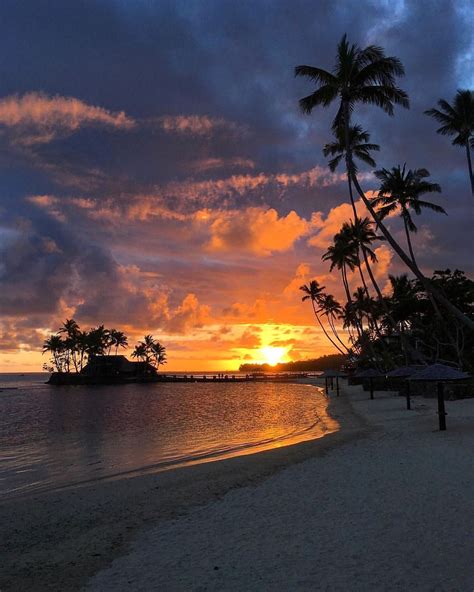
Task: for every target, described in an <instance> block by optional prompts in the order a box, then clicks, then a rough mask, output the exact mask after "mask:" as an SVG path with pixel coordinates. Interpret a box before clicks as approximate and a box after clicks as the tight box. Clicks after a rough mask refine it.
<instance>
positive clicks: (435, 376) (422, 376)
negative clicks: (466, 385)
mask: <svg viewBox="0 0 474 592" xmlns="http://www.w3.org/2000/svg"><path fill="white" fill-rule="evenodd" d="M466 378H469V374H468V373H467V372H461V371H460V370H458V369H457V368H453V367H452V366H446V365H445V364H432V365H431V366H427V367H426V368H423V370H420V371H419V372H416V373H415V374H413V375H412V376H410V377H409V380H424V381H426V382H446V381H450V380H465V379H466Z"/></svg>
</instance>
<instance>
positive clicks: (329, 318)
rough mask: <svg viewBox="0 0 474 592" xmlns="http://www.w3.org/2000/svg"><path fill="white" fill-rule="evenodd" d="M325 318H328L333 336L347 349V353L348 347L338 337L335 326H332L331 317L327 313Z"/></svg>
mask: <svg viewBox="0 0 474 592" xmlns="http://www.w3.org/2000/svg"><path fill="white" fill-rule="evenodd" d="M327 319H328V323H329V325H330V327H331V329H332V332H333V333H334V337H335V338H336V339H337V340H338V341H339V343H340V344H341V345H342V347H343V348H344V349H345V350H346V351H347V353H349V348H348V347H347V345H346V344H345V343H344V342H343V341H342V339H341V338H340V337H339V334H338V332H337V331H336V327H335V326H334V319H332V318H331V316H330V315H329V314H328V315H327Z"/></svg>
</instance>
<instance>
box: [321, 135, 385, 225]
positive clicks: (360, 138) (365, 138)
mask: <svg viewBox="0 0 474 592" xmlns="http://www.w3.org/2000/svg"><path fill="white" fill-rule="evenodd" d="M334 136H335V139H334V140H333V141H332V142H330V143H329V144H326V145H325V146H324V148H323V154H324V156H333V157H334V158H332V159H331V160H330V161H329V163H328V165H329V168H330V170H331V171H332V172H334V171H335V170H336V169H337V167H338V166H339V164H340V163H341V161H342V159H343V158H345V155H346V139H345V128H344V126H342V125H341V126H339V127H338V128H337V129H336V130H335V132H334ZM369 139H370V134H369V132H367V131H363V130H362V127H361V126H360V125H351V126H350V127H349V146H350V149H351V152H352V155H353V157H354V158H358V159H359V160H362V161H363V162H365V163H366V164H368V165H370V166H371V167H375V160H374V159H373V158H372V157H371V156H370V152H371V151H378V150H380V146H379V145H378V144H370V143H369ZM353 166H354V170H355V172H357V165H356V163H355V162H354V164H353ZM347 183H348V186H349V197H350V200H351V205H352V210H353V212H354V222H355V221H357V210H356V207H355V201H354V193H353V191H352V180H351V176H350V174H349V173H347Z"/></svg>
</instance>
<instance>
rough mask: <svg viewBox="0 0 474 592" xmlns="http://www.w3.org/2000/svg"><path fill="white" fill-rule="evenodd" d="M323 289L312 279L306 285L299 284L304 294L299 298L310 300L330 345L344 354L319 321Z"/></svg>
mask: <svg viewBox="0 0 474 592" xmlns="http://www.w3.org/2000/svg"><path fill="white" fill-rule="evenodd" d="M324 289H325V286H320V285H319V282H317V281H316V280H312V281H311V282H310V283H309V284H308V285H306V284H305V285H303V286H300V290H301V291H302V292H304V294H305V295H304V296H303V297H302V298H301V300H302V301H303V302H304V301H305V300H311V305H312V307H313V312H314V316H315V317H316V319H317V321H318V323H319V326H320V327H321V329H322V330H323V333H324V335H326V338H327V339H328V340H329V341H330V342H331V343H332V345H333V346H334V347H335V348H336V349H337V350H338V352H339V353H340V354H344V351H343V350H342V349H341V348H340V347H339V346H338V345H337V343H335V341H333V339H332V338H331V336H330V335H329V333H328V332H327V331H326V327H325V326H324V324H323V322H322V321H321V319H320V317H319V310H318V306H319V302H320V299H321V297H322V295H323V293H324V292H323V290H324ZM317 305H318V306H317Z"/></svg>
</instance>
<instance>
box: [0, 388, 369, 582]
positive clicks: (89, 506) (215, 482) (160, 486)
mask: <svg viewBox="0 0 474 592" xmlns="http://www.w3.org/2000/svg"><path fill="white" fill-rule="evenodd" d="M305 384H312V385H314V386H321V385H320V384H318V383H317V382H316V381H312V382H309V381H306V382H305ZM327 413H328V416H329V417H331V418H333V419H335V420H336V421H338V422H339V424H340V429H339V430H338V431H335V432H332V433H330V434H328V435H325V436H323V437H321V438H317V439H314V440H308V441H304V442H300V443H297V444H287V445H284V446H282V447H279V448H272V449H270V450H264V451H260V452H257V451H252V453H251V454H245V455H240V456H234V457H232V458H226V459H216V460H213V461H211V462H205V463H201V464H193V465H190V466H185V467H182V468H177V469H173V470H169V471H163V472H158V473H152V474H142V475H139V476H134V477H129V478H124V479H119V480H111V481H101V482H95V483H91V484H88V485H84V486H81V487H78V488H68V489H64V490H56V491H52V492H47V493H42V494H38V495H32V496H31V497H30V496H29V497H21V498H17V499H9V500H6V501H5V502H2V505H1V506H0V520H2V523H3V524H6V525H7V526H6V528H5V531H6V532H5V535H4V540H5V541H6V543H5V544H4V545H3V549H2V557H3V569H2V576H1V581H0V586H1V589H2V590H3V591H7V590H15V591H18V592H20V591H22V590H25V591H26V590H31V589H34V590H36V591H38V592H41V591H43V590H44V591H46V590H48V591H50V590H58V591H59V590H65V589H67V590H70V591H74V590H80V589H81V587H82V586H83V585H84V584H85V583H86V582H87V580H88V579H89V578H91V577H92V576H93V575H94V574H95V573H97V572H98V571H100V570H102V569H104V568H105V567H107V566H108V565H109V564H110V563H111V561H112V560H113V559H115V558H116V557H120V556H122V555H124V554H125V553H126V552H127V550H128V549H129V545H130V543H131V541H132V540H133V539H134V537H136V536H137V535H138V534H140V533H141V532H142V531H143V530H148V529H150V528H152V527H154V526H156V525H158V524H160V523H161V522H163V521H166V520H169V519H173V518H177V517H179V516H182V515H183V514H186V513H187V512H188V511H190V510H191V509H193V508H195V507H197V506H202V505H204V504H206V503H208V502H210V501H213V500H216V499H221V498H222V497H223V496H224V495H225V494H226V493H227V492H229V491H230V490H232V489H236V488H242V487H245V486H254V485H257V484H258V483H260V482H262V481H263V480H264V479H266V478H268V477H269V476H271V475H273V474H275V473H277V472H279V471H281V470H282V469H284V468H286V467H289V466H291V465H294V464H297V463H301V462H303V461H305V460H307V459H310V458H314V457H316V456H320V455H324V454H326V453H327V452H328V451H329V450H331V449H332V448H334V447H335V446H338V445H339V444H341V443H344V442H347V441H349V440H352V439H354V438H356V437H360V436H362V435H363V434H364V433H366V432H367V431H368V429H369V428H368V426H367V424H366V423H365V422H364V421H363V419H361V417H360V416H357V415H356V414H355V413H354V411H353V410H352V408H351V406H350V403H349V402H348V401H347V400H346V399H345V397H339V398H337V397H333V398H330V399H329V402H328V407H327Z"/></svg>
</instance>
